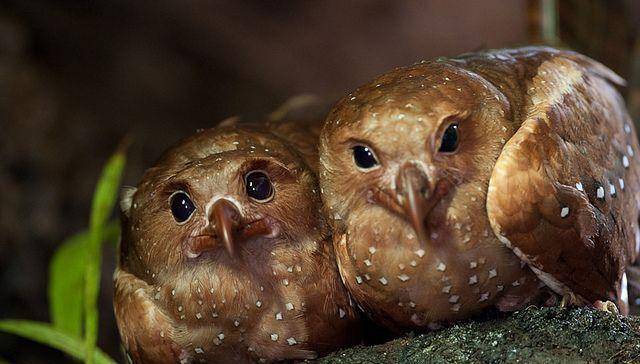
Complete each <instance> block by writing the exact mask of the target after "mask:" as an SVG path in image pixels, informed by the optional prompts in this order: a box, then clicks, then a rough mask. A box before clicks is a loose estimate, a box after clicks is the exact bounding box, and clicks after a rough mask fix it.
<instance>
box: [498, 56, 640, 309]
mask: <svg viewBox="0 0 640 364" xmlns="http://www.w3.org/2000/svg"><path fill="white" fill-rule="evenodd" d="M610 82H614V83H617V84H623V83H624V81H623V80H622V79H621V78H620V77H619V76H617V75H616V74H615V73H613V72H612V71H610V70H609V69H608V68H606V67H605V66H603V65H602V64H600V63H597V62H595V61H593V60H591V59H589V58H587V57H585V56H582V55H579V54H577V53H574V52H563V51H556V52H554V53H553V55H552V56H551V57H550V58H548V59H547V60H545V61H544V62H543V63H542V64H541V65H540V66H539V68H538V71H537V74H536V75H535V76H534V77H533V79H532V80H531V83H530V85H529V87H528V90H527V105H526V106H525V108H526V110H525V112H524V113H523V115H524V121H523V123H522V124H521V126H520V128H519V129H518V130H517V132H516V133H515V135H514V136H513V137H512V138H511V139H510V140H509V141H508V142H507V143H506V144H505V147H504V149H503V151H502V153H501V155H500V157H499V158H498V161H497V162H496V165H495V167H494V170H493V173H492V176H491V180H490V183H489V191H488V196H487V212H488V215H489V219H490V222H491V225H492V228H493V230H494V232H495V234H496V235H497V236H498V237H499V238H500V240H501V241H503V242H504V243H505V244H507V245H508V246H510V247H511V248H512V249H513V250H514V252H515V253H516V254H517V255H518V256H519V257H520V258H521V259H523V260H524V261H526V262H527V263H528V264H529V265H530V266H531V267H532V268H533V270H534V271H535V272H536V273H537V274H538V276H539V277H540V278H541V279H542V280H543V281H544V282H545V283H547V285H549V286H550V287H551V288H552V289H554V290H555V291H556V292H558V293H560V294H572V295H575V296H576V297H577V298H578V300H579V301H583V302H584V301H586V302H589V303H592V302H594V301H595V300H605V299H607V300H613V301H618V299H619V297H620V281H621V279H622V275H623V273H624V270H625V268H626V266H627V265H628V264H629V263H630V262H631V261H632V260H634V259H635V256H636V255H637V254H638V252H637V244H636V240H637V239H636V234H637V229H638V206H640V197H639V190H640V186H639V182H638V181H639V178H638V173H639V168H640V165H639V164H638V161H637V159H638V157H634V155H635V154H637V152H638V144H637V140H636V136H635V131H634V129H633V125H632V123H631V120H630V118H629V115H628V114H627V111H626V109H625V106H624V102H623V100H622V98H621V97H620V95H619V94H618V92H617V91H616V90H615V89H614V87H613V86H612V85H611V84H610Z"/></svg>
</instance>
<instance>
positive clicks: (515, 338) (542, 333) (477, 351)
mask: <svg viewBox="0 0 640 364" xmlns="http://www.w3.org/2000/svg"><path fill="white" fill-rule="evenodd" d="M317 362H318V363H326V364H328V363H341V364H350V363H640V317H639V316H631V317H621V316H616V315H613V314H610V313H607V312H602V311H595V310H592V309H587V308H574V309H561V308H535V307H530V308H527V309H525V310H523V311H520V312H516V313H514V314H512V315H511V316H508V317H507V318H504V319H483V320H474V321H468V322H463V323H460V324H456V325H454V326H452V327H449V328H446V329H443V330H440V331H437V332H431V333H426V334H420V335H411V334H410V335H408V336H406V337H403V338H400V339H396V340H393V341H390V342H388V343H385V344H382V345H375V346H358V347H354V348H350V349H345V350H342V351H339V352H336V353H334V354H331V355H329V356H327V357H324V358H321V359H319V360H317Z"/></svg>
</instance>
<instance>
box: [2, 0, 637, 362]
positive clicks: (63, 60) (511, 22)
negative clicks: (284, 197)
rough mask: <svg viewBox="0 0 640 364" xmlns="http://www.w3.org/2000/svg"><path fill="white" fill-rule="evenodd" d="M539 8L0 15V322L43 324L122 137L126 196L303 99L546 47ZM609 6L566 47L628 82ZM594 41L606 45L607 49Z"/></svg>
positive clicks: (182, 5) (15, 357) (31, 7)
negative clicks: (60, 253) (195, 150)
mask: <svg viewBox="0 0 640 364" xmlns="http://www.w3.org/2000/svg"><path fill="white" fill-rule="evenodd" d="M586 2H587V1H585V2H584V3H586ZM540 3H541V1H526V0H514V1H500V0H484V1H445V0H431V1H379V0H376V1H364V0H356V1H348V2H345V1H338V0H325V1H319V2H308V1H299V0H298V1H286V2H268V1H261V0H251V1H197V0H194V1H191V0H190V1H178V0H175V1H166V0H165V1H124V0H112V1H108V0H94V1H44V0H33V1H30V0H4V1H2V2H0V156H1V165H0V167H1V169H0V191H1V192H2V199H1V200H0V201H1V202H2V203H0V286H1V287H2V289H0V307H1V308H2V310H0V317H1V318H8V317H16V318H29V319H37V320H48V319H49V317H48V308H47V301H46V288H47V287H46V282H47V281H46V277H47V264H48V261H49V259H50V258H51V255H52V254H53V251H54V249H55V248H56V246H57V245H58V244H59V243H60V242H61V241H62V240H63V239H64V238H65V237H67V236H69V235H70V234H73V233H74V232H77V231H79V230H81V229H83V228H84V227H85V226H86V225H87V223H88V211H89V205H90V202H91V194H92V191H93V188H94V183H95V181H96V178H97V177H98V174H99V172H100V168H101V167H102V164H103V163H104V162H105V161H106V159H107V157H108V156H109V154H110V153H111V152H112V151H113V149H114V148H115V146H116V145H117V144H118V142H119V141H120V140H121V139H122V138H123V137H124V136H125V135H131V136H132V137H133V140H134V143H133V146H132V148H131V149H130V151H129V163H128V165H127V170H126V175H125V184H129V185H135V184H136V183H137V180H138V179H139V178H140V176H141V174H142V172H143V170H144V169H145V168H147V167H149V166H150V165H151V164H152V163H153V161H154V160H155V158H157V157H158V156H159V154H160V153H161V152H162V151H163V150H164V149H166V148H167V147H168V146H169V145H171V144H172V143H175V142H176V141H178V140H179V139H180V138H182V137H184V136H187V135H189V134H191V133H193V132H194V131H195V130H196V129H197V128H204V127H210V126H213V125H215V124H216V123H217V122H218V121H219V120H222V119H224V118H226V117H228V116H232V115H241V116H242V117H243V118H245V119H253V120H256V119H260V118H262V117H264V115H265V114H266V113H268V112H270V111H272V110H273V109H275V108H276V107H277V106H278V105H279V104H281V103H282V102H283V101H285V100H286V99H287V98H289V97H291V96H293V95H297V94H300V93H314V94H317V95H319V96H321V97H322V98H324V99H325V100H328V101H333V100H336V99H337V98H339V97H340V96H341V95H343V94H345V93H347V92H349V90H351V89H353V88H355V87H357V86H358V85H359V84H362V83H364V82H366V81H367V80H368V79H370V78H372V77H374V76H376V75H378V74H380V73H382V72H384V71H386V70H389V69H391V68H393V67H396V66H400V65H407V64H410V63H413V62H415V61H418V60H421V59H428V58H432V57H435V56H441V55H445V56H452V55H456V54H458V53H462V52H469V51H473V50H478V49H482V48H496V47H506V46H516V45H522V44H526V43H529V42H532V41H539V39H537V38H539V32H537V31H536V26H537V25H536V24H537V21H536V20H535V19H537V18H536V16H539V15H540V14H537V15H536V11H537V10H539V6H540ZM571 3H576V1H565V2H562V1H561V2H560V6H559V7H558V8H559V9H560V13H561V15H562V11H564V12H565V14H567V16H569V14H571V13H572V12H574V7H573V6H580V5H576V4H573V5H571ZM589 3H603V1H600V2H598V1H589ZM610 3H611V4H613V6H612V7H611V9H614V10H615V11H616V13H614V15H611V14H609V16H610V17H612V18H613V17H614V16H616V17H618V18H617V20H616V21H615V22H614V21H611V22H609V23H607V22H604V23H602V24H601V23H598V24H600V25H601V28H593V27H586V28H585V27H582V28H580V27H576V26H575V25H571V24H569V23H566V22H563V21H561V22H560V28H559V34H560V38H562V35H563V34H565V35H567V38H570V39H572V40H571V42H572V44H575V45H577V47H578V48H579V50H582V51H586V52H588V53H589V54H591V55H593V56H595V57H596V58H598V59H603V58H606V57H609V58H608V59H604V61H605V63H607V64H608V65H610V66H612V67H613V68H614V69H616V71H618V72H619V73H621V74H622V75H623V76H625V77H630V76H632V75H633V72H632V70H633V69H634V68H633V62H632V61H631V59H632V57H631V56H630V54H631V53H633V52H634V50H635V52H638V53H640V45H636V46H635V47H637V49H636V48H634V44H635V43H634V42H635V41H636V40H637V25H638V19H637V15H639V13H635V11H637V10H638V6H637V5H634V4H633V3H631V2H629V1H612V2H610ZM562 9H564V10H562ZM594 9H595V10H593V11H594V13H595V12H597V10H598V9H596V8H595V7H594ZM630 9H631V10H630ZM614 10H610V11H614ZM584 16H594V15H583V17H584ZM620 17H622V20H621V18H620ZM634 17H635V18H634ZM532 22H533V25H532ZM582 22H585V20H582ZM620 23H624V24H627V23H628V24H631V25H629V26H628V28H630V29H631V30H629V29H627V28H624V27H625V26H626V25H622V26H621V25H620ZM567 24H568V25H567ZM578 24H582V23H581V21H580V20H578ZM607 27H609V28H611V27H614V28H616V29H618V28H620V27H623V30H622V31H620V32H607V29H609V28H607ZM576 28H580V30H579V31H577V33H576V32H574V30H575V29H576ZM585 29H586V30H585ZM587 31H591V32H592V33H595V34H596V36H599V37H600V38H602V39H601V40H600V43H599V44H600V46H599V47H596V46H593V43H592V42H589V41H588V40H589V39H590V38H589V37H588V36H587V35H585V32H587ZM634 32H635V33H634ZM574 33H575V34H574ZM576 34H577V35H576ZM630 34H631V35H630ZM572 37H573V38H572ZM612 38H613V41H612V40H611V39H612ZM581 42H582V43H581ZM609 42H614V43H615V44H614V46H610V44H609ZM627 44H631V45H630V46H628V45H627ZM638 44H640V42H638ZM612 52H613V53H612ZM616 52H617V53H616ZM621 54H622V55H621ZM612 55H615V57H611V56H612ZM637 68H638V69H639V70H637V71H636V72H638V73H640V66H637ZM638 79H640V75H638ZM639 83H640V82H639ZM638 100H639V103H640V95H638ZM105 254H106V255H105V259H106V261H105V263H104V267H103V268H104V271H103V285H102V297H101V312H100V319H101V321H100V324H101V332H100V338H99V344H100V346H101V347H103V348H104V349H105V350H106V351H107V352H108V353H110V354H111V355H113V356H114V357H118V358H119V356H118V349H117V341H118V338H117V333H116V330H115V323H114V318H113V314H112V309H111V295H112V290H111V272H112V271H113V268H114V265H115V259H114V251H113V248H111V247H107V248H106V249H105ZM0 356H3V357H5V358H6V359H9V360H11V361H13V362H34V363H35V362H47V361H51V360H52V358H53V360H54V361H57V360H61V359H63V358H64V357H63V356H61V355H60V354H58V353H56V352H54V351H52V350H48V349H45V348H43V347H41V346H34V344H32V343H28V342H26V341H23V340H20V339H17V338H15V337H9V336H1V340H0Z"/></svg>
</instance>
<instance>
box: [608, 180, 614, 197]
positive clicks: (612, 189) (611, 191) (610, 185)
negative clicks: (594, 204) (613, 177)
mask: <svg viewBox="0 0 640 364" xmlns="http://www.w3.org/2000/svg"><path fill="white" fill-rule="evenodd" d="M609 194H610V195H611V196H615V194H616V186H614V185H613V183H611V182H609Z"/></svg>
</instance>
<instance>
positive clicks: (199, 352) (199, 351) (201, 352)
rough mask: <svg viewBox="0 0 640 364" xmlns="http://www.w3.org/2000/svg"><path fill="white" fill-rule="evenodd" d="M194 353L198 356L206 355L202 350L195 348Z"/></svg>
mask: <svg viewBox="0 0 640 364" xmlns="http://www.w3.org/2000/svg"><path fill="white" fill-rule="evenodd" d="M193 351H195V352H196V354H204V350H202V348H195V349H193Z"/></svg>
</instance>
